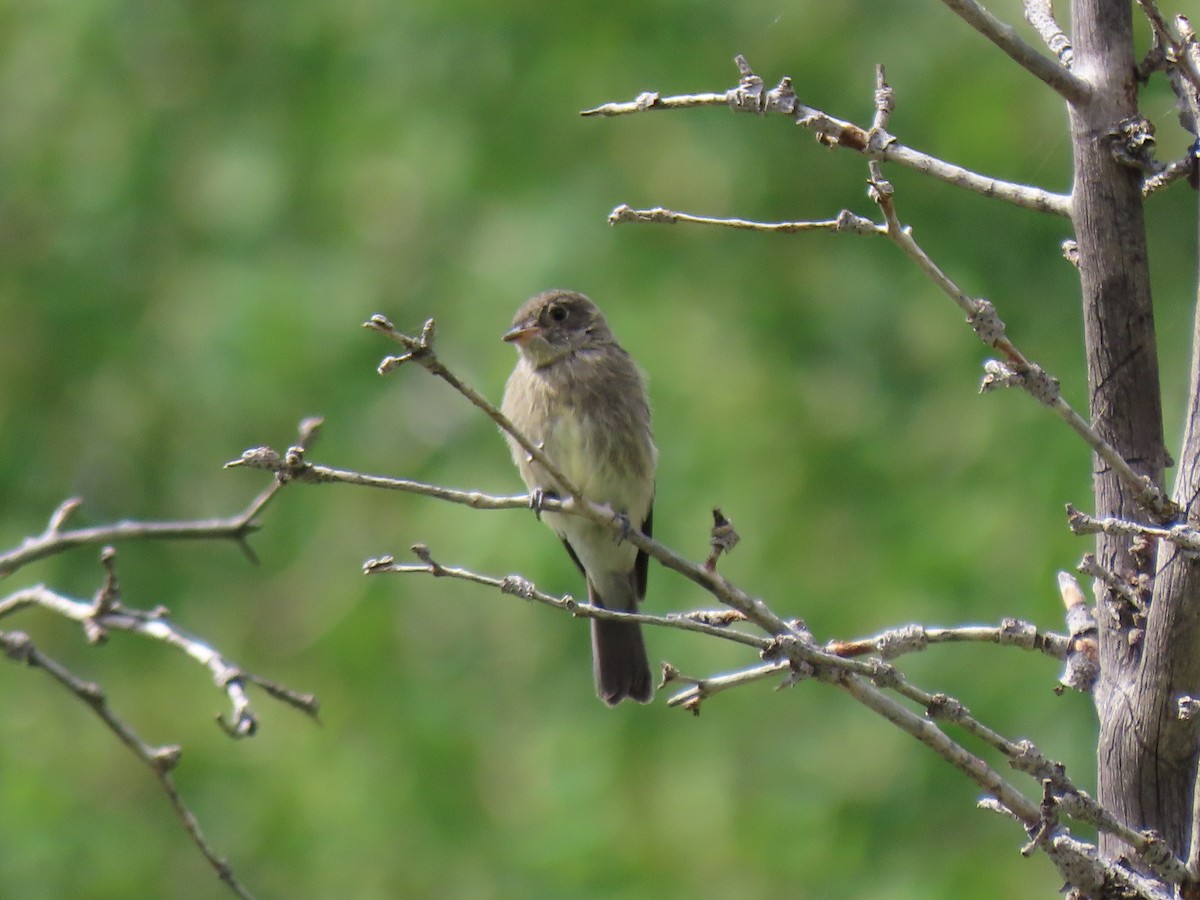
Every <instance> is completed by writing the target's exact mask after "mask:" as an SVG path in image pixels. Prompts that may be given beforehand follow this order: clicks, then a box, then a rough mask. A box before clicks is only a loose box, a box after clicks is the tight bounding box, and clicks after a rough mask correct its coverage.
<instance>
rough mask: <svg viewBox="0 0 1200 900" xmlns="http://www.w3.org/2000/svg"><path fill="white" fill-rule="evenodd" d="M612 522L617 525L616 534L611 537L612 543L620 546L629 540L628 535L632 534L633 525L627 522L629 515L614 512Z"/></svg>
mask: <svg viewBox="0 0 1200 900" xmlns="http://www.w3.org/2000/svg"><path fill="white" fill-rule="evenodd" d="M613 521H614V522H615V523H616V524H617V533H616V535H615V536H614V537H613V543H615V544H620V543H623V542H625V541H627V540H629V535H631V534H633V523H632V522H631V521H629V514H628V513H624V512H614V513H613Z"/></svg>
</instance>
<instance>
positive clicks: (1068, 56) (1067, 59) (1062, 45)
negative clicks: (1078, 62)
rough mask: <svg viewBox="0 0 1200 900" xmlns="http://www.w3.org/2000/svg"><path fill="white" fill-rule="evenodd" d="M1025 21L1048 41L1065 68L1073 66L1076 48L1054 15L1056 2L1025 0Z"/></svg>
mask: <svg viewBox="0 0 1200 900" xmlns="http://www.w3.org/2000/svg"><path fill="white" fill-rule="evenodd" d="M1025 21H1026V22H1028V23H1029V24H1030V25H1032V26H1033V28H1034V30H1035V31H1037V33H1038V36H1039V37H1040V38H1041V39H1042V40H1043V41H1045V42H1046V46H1047V47H1048V48H1049V49H1050V52H1051V53H1053V54H1054V55H1055V56H1057V57H1058V61H1059V63H1060V64H1061V65H1062V66H1063V68H1066V69H1069V68H1071V63H1073V62H1074V61H1075V50H1074V49H1073V48H1072V47H1071V39H1070V38H1069V37H1067V36H1066V34H1065V33H1064V32H1063V30H1062V27H1061V26H1060V25H1059V24H1058V19H1056V18H1055V17H1054V4H1053V3H1052V2H1051V0H1025Z"/></svg>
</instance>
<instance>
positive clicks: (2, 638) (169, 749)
mask: <svg viewBox="0 0 1200 900" xmlns="http://www.w3.org/2000/svg"><path fill="white" fill-rule="evenodd" d="M0 649H3V650H4V652H5V654H6V655H7V656H8V657H9V658H10V659H13V660H15V661H17V662H20V663H23V664H25V665H27V666H32V667H34V668H38V669H41V670H42V671H44V672H46V673H47V674H48V675H50V677H51V678H53V679H54V680H55V681H57V682H58V683H59V684H60V685H62V686H63V687H64V688H66V689H67V690H68V691H70V692H71V693H72V694H74V695H75V696H76V697H78V698H79V699H80V700H82V701H83V702H84V703H85V704H86V705H87V707H88V708H89V709H90V710H92V712H94V713H95V714H96V715H97V716H98V717H99V718H100V720H101V721H102V722H103V723H104V724H105V726H107V727H108V729H109V730H110V731H112V732H113V733H114V734H115V735H116V736H117V737H118V738H119V739H120V741H121V743H123V744H124V745H125V746H126V747H128V748H129V750H130V751H131V752H132V753H133V755H134V756H135V757H137V758H138V759H139V760H141V762H142V763H144V764H145V765H146V766H147V768H149V769H150V771H151V772H153V773H154V777H155V778H157V779H158V783H159V785H160V786H161V787H162V789H163V792H164V793H165V794H166V795H167V799H168V800H169V801H170V802H171V806H172V807H173V808H174V809H175V814H176V815H177V816H178V817H179V819H180V821H181V822H182V823H183V828H184V830H185V831H186V832H187V834H188V837H190V838H191V840H192V843H194V844H195V845H196V847H197V848H198V849H199V850H200V852H201V853H202V854H203V855H204V858H205V859H207V860H208V863H209V865H211V866H212V868H213V869H214V871H216V873H217V875H218V877H219V878H220V879H221V881H223V882H225V884H226V885H227V886H228V887H229V889H230V890H231V891H233V893H234V894H236V895H237V896H238V897H243V898H247V900H252V898H253V895H252V894H251V893H250V891H249V890H248V889H247V888H246V887H245V885H243V884H242V883H241V882H240V881H238V879H237V876H236V875H235V874H234V872H233V869H232V868H231V867H230V865H229V863H228V861H226V860H224V859H222V858H221V857H220V856H219V855H218V854H217V852H216V850H215V849H214V848H213V847H212V845H211V844H209V842H208V840H207V839H206V838H205V837H204V833H203V832H202V831H201V830H200V823H199V821H197V819H196V816H195V815H194V814H193V813H192V811H191V809H189V808H188V805H187V804H186V803H185V802H184V800H183V797H182V796H181V795H180V793H179V789H178V787H177V786H176V785H175V781H174V779H173V778H171V774H170V773H171V770H172V769H173V768H174V767H175V766H176V764H178V762H179V759H180V754H181V750H180V748H179V747H177V746H164V747H152V746H150V745H149V744H147V743H146V742H145V741H143V740H142V739H141V738H140V737H139V736H138V735H137V733H136V732H134V731H133V729H131V728H130V727H129V726H128V725H126V724H125V723H124V722H123V721H122V720H121V719H120V718H119V717H118V716H117V715H116V714H115V713H113V711H112V709H111V708H110V707H109V705H108V699H107V698H106V697H105V694H104V691H103V690H102V689H101V688H100V687H99V686H98V685H96V684H93V683H92V682H88V681H84V680H82V679H81V678H79V677H77V676H76V675H74V674H73V673H72V672H71V671H70V670H69V669H67V668H66V667H65V666H63V665H62V664H60V663H58V662H57V661H56V660H54V659H52V658H51V657H49V656H47V655H46V654H44V653H42V652H41V651H40V650H38V649H37V648H36V647H35V646H34V644H33V641H32V640H30V639H29V636H28V635H26V634H24V633H22V632H17V631H12V632H7V631H0Z"/></svg>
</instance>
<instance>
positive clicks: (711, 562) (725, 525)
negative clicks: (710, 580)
mask: <svg viewBox="0 0 1200 900" xmlns="http://www.w3.org/2000/svg"><path fill="white" fill-rule="evenodd" d="M712 515H713V526H712V534H711V536H710V538H709V546H710V547H711V548H712V552H711V553H710V554H709V556H708V559H707V560H705V562H704V568H705V569H707V570H708V571H710V572H715V571H716V570H717V560H718V559H719V558H720V556H721V554H722V553H729V552H730V551H731V550H733V548H734V547H736V546H737V545H738V541H740V540H741V536H740V535H739V534H738V533H737V531H736V530H735V529H734V527H733V522H732V521H731V520H730V519H729V518H727V517H726V516H725V514H724V513H722V512H721V508H720V507H719V506H714V507H713V511H712Z"/></svg>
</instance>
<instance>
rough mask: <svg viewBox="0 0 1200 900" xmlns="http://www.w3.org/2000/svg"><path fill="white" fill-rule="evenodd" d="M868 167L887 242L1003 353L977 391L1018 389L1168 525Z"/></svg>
mask: <svg viewBox="0 0 1200 900" xmlns="http://www.w3.org/2000/svg"><path fill="white" fill-rule="evenodd" d="M868 165H869V167H870V168H871V179H870V181H869V184H870V187H871V198H872V199H873V200H874V201H875V202H876V203H877V204H878V205H879V208H880V210H881V211H882V212H883V216H884V221H885V222H886V224H887V232H886V234H887V237H888V238H889V239H890V240H891V241H892V242H893V243H895V244H896V246H898V247H899V248H900V249H901V250H903V251H904V253H905V255H907V256H908V258H909V259H911V260H912V261H913V262H914V263H916V265H917V267H918V268H919V269H921V271H922V272H924V273H925V274H926V276H927V277H928V278H929V279H930V280H931V281H932V282H933V283H934V284H935V285H937V287H938V288H939V289H940V290H941V291H942V292H943V293H944V294H946V296H948V297H949V298H950V299H951V300H953V301H954V303H955V304H956V305H957V306H958V307H959V309H961V310H963V311H964V312H965V313H966V314H967V322H968V324H970V325H971V327H972V329H973V330H974V331H975V333H976V334H977V335H978V337H979V339H980V340H981V341H983V342H984V343H985V344H987V345H988V346H990V347H992V348H993V349H995V350H999V351H1000V352H1001V353H1003V354H1004V356H1005V360H1004V361H1003V362H997V361H992V362H991V364H990V366H989V373H988V377H987V378H985V379H984V381H983V384H982V390H984V391H988V390H992V389H994V388H996V387H1010V386H1019V387H1021V388H1023V389H1024V390H1025V391H1026V392H1027V393H1028V394H1030V395H1031V396H1032V397H1034V399H1036V400H1038V402H1040V403H1042V404H1043V405H1044V406H1047V407H1049V408H1050V409H1051V410H1053V411H1054V412H1055V413H1056V414H1057V415H1058V417H1059V418H1060V419H1062V420H1063V421H1064V422H1066V423H1067V425H1068V426H1070V428H1071V430H1072V431H1074V432H1075V433H1076V434H1078V435H1079V436H1080V437H1082V438H1083V439H1084V441H1086V442H1087V445H1088V446H1089V447H1091V448H1092V450H1093V452H1095V454H1096V455H1097V456H1099V457H1100V458H1101V459H1103V460H1104V461H1105V462H1106V463H1108V464H1109V465H1110V466H1111V467H1112V468H1113V470H1114V471H1115V472H1117V474H1118V475H1120V477H1121V478H1122V479H1123V480H1124V481H1125V483H1126V484H1127V485H1128V486H1129V487H1130V488H1131V490H1133V491H1134V494H1135V497H1136V499H1137V500H1138V502H1139V503H1141V504H1142V506H1144V507H1145V508H1146V509H1148V510H1150V511H1151V512H1152V513H1153V514H1154V515H1155V516H1157V517H1158V518H1159V519H1161V520H1163V521H1171V520H1174V519H1175V518H1177V517H1178V516H1179V514H1180V511H1179V508H1178V506H1177V505H1176V504H1175V503H1174V502H1173V501H1172V500H1171V499H1170V497H1168V496H1167V494H1166V492H1165V491H1163V489H1162V488H1161V487H1159V486H1158V485H1157V484H1155V483H1154V482H1153V481H1152V480H1151V479H1150V478H1149V477H1147V476H1145V475H1141V474H1139V473H1138V472H1137V471H1136V470H1134V468H1133V466H1131V465H1130V464H1129V463H1128V462H1127V461H1126V460H1125V459H1124V457H1122V456H1121V454H1120V453H1119V452H1117V450H1116V448H1115V447H1113V446H1112V445H1111V444H1109V443H1108V442H1107V441H1105V440H1104V438H1103V437H1101V436H1100V434H1099V432H1097V431H1096V429H1095V428H1093V427H1092V425H1091V423H1090V422H1088V421H1087V420H1086V419H1084V418H1083V416H1081V415H1080V414H1079V413H1077V412H1076V411H1075V410H1074V409H1073V408H1072V407H1071V405H1070V404H1069V403H1067V401H1066V400H1065V399H1064V398H1063V396H1062V391H1061V388H1060V386H1059V381H1058V379H1057V378H1054V377H1053V376H1051V375H1050V374H1048V373H1047V372H1046V371H1045V370H1044V369H1043V368H1042V367H1041V366H1039V365H1037V364H1036V363H1033V362H1031V361H1030V360H1029V359H1028V358H1027V357H1026V356H1025V355H1024V354H1023V353H1022V352H1021V351H1020V350H1019V349H1018V348H1017V346H1016V345H1015V344H1013V342H1012V341H1011V340H1009V338H1008V337H1007V335H1006V334H1005V328H1004V323H1003V321H1001V320H1000V318H999V316H998V315H997V314H996V308H995V306H994V305H993V304H992V303H991V302H990V301H988V300H984V299H982V298H974V297H971V296H970V295H969V294H967V292H966V291H964V290H963V289H962V288H961V287H959V286H958V285H957V284H956V283H955V282H954V281H953V280H952V279H951V278H950V277H949V276H948V275H946V273H945V272H943V271H942V270H941V269H940V268H939V267H938V265H937V264H936V263H935V262H934V261H933V260H932V259H930V257H929V255H928V254H927V253H925V251H924V250H923V249H922V248H921V246H920V245H919V244H918V243H917V242H916V240H914V238H913V236H912V229H910V228H907V227H905V226H904V225H902V224H901V223H900V219H899V217H898V215H897V213H896V207H895V201H894V199H893V195H894V189H893V187H892V185H891V183H890V182H889V181H887V180H886V179H884V177H883V175H882V172H881V170H880V165H879V163H877V162H871V163H868Z"/></svg>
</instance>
